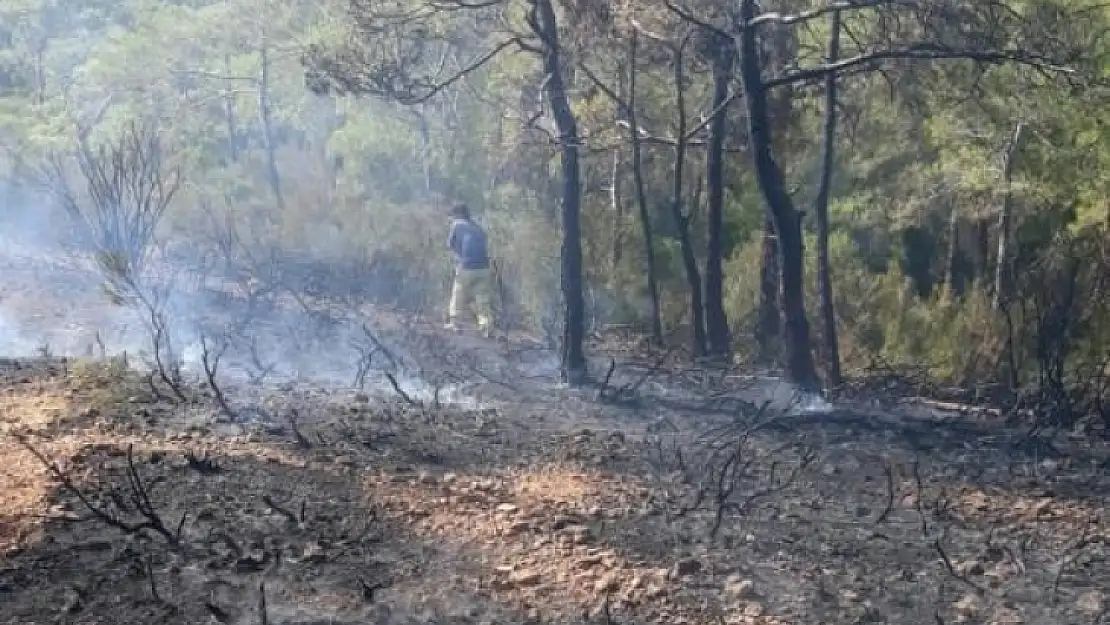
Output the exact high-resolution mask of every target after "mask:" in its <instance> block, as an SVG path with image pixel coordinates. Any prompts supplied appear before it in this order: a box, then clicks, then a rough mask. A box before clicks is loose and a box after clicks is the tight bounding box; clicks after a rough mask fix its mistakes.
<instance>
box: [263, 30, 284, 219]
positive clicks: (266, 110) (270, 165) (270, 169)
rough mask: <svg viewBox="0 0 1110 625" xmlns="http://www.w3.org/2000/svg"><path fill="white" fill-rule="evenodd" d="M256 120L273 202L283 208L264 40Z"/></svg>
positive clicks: (268, 59) (279, 208)
mask: <svg viewBox="0 0 1110 625" xmlns="http://www.w3.org/2000/svg"><path fill="white" fill-rule="evenodd" d="M258 57H259V70H258V121H259V124H260V125H261V126H262V147H263V148H264V149H265V150H266V175H267V178H268V179H269V182H270V190H271V191H272V192H273V194H274V202H275V203H276V204H277V208H278V210H279V211H284V210H285V195H284V194H283V193H282V191H281V174H280V172H279V171H278V166H277V146H276V145H275V142H274V125H273V118H272V116H271V115H270V55H269V51H268V46H267V44H266V41H265V40H263V41H262V45H261V46H260V47H259V50H258Z"/></svg>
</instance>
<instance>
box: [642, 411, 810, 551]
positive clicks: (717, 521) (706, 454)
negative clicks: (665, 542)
mask: <svg viewBox="0 0 1110 625" xmlns="http://www.w3.org/2000/svg"><path fill="white" fill-rule="evenodd" d="M769 405H770V403H769V402H765V403H764V404H763V405H762V406H761V407H760V409H759V410H758V411H757V412H756V413H755V414H754V415H752V416H751V417H750V418H749V419H747V420H746V422H744V423H742V424H741V425H738V424H732V425H730V426H727V427H718V428H712V429H710V430H708V431H706V432H705V433H704V434H703V435H702V436H701V437H699V440H698V441H697V442H695V443H694V444H693V445H692V446H691V448H690V449H688V450H686V451H683V450H682V448H681V446H679V445H678V444H677V443H675V444H674V447H673V449H672V450H671V451H670V454H669V455H670V457H671V459H670V465H671V467H673V469H674V470H678V471H679V472H680V474H681V475H682V479H683V483H684V485H685V486H686V487H687V488H691V489H693V496H692V499H691V501H690V502H689V503H687V504H683V505H681V506H680V507H679V508H678V510H677V511H676V512H675V516H682V515H685V514H689V513H691V512H695V511H700V510H708V511H711V512H712V514H713V521H712V525H711V526H710V530H709V535H710V537H716V536H717V534H718V533H719V531H720V529H721V526H722V525H723V523H724V520H725V517H726V515H728V514H734V515H737V516H741V517H742V516H744V515H746V514H747V513H748V512H749V511H750V510H751V509H752V507H753V506H754V505H755V504H757V503H758V502H760V501H762V500H764V499H767V498H769V497H771V496H773V495H775V494H777V493H780V492H783V491H786V490H788V489H789V488H791V487H793V486H794V485H795V484H796V483H797V481H798V478H799V477H801V475H802V474H803V473H804V472H805V471H806V470H807V469H808V468H809V467H810V466H811V465H812V464H813V463H814V462H815V461H816V460H817V453H816V451H815V450H814V449H813V448H812V447H810V446H808V445H805V444H799V443H787V444H784V445H780V446H777V447H775V448H773V449H770V450H761V449H760V447H759V446H758V445H757V444H756V441H755V440H754V436H755V434H756V433H758V432H759V431H761V430H763V429H764V428H766V427H768V426H770V425H771V424H772V423H774V422H775V420H776V418H777V417H778V416H779V414H778V413H771V412H770V411H769V410H768V406H769ZM657 449H658V452H659V454H660V455H661V456H662V455H664V453H665V452H664V451H663V448H662V446H661V444H660V445H657ZM690 460H693V464H691V462H690ZM764 467H766V468H764Z"/></svg>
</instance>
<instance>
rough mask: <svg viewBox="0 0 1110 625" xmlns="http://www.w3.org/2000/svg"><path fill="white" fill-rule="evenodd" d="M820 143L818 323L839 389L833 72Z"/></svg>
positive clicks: (836, 33)
mask: <svg viewBox="0 0 1110 625" xmlns="http://www.w3.org/2000/svg"><path fill="white" fill-rule="evenodd" d="M829 22H830V24H829V28H830V29H831V31H830V33H829V52H828V59H827V62H828V63H829V64H830V65H831V64H833V63H836V62H837V60H838V58H839V57H840V11H833V12H832V15H831V17H830V19H829ZM823 134H824V136H823V137H822V139H821V142H822V146H821V148H822V149H821V176H820V179H819V181H818V183H817V199H816V206H815V207H814V208H815V211H814V212H815V213H816V217H817V289H818V293H820V296H821V323H822V330H823V334H824V336H823V338H824V347H825V349H824V352H825V384H826V386H827V387H828V388H836V387H838V386H840V382H841V377H840V347H839V344H838V341H837V334H836V310H835V308H834V306H833V289H832V275H831V274H830V272H829V188H830V186H831V185H832V174H833V171H832V170H833V154H834V152H835V149H836V72H829V73H828V74H827V75H826V76H825V124H824V129H823Z"/></svg>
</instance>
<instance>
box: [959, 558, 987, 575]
mask: <svg viewBox="0 0 1110 625" xmlns="http://www.w3.org/2000/svg"><path fill="white" fill-rule="evenodd" d="M960 569H962V570H963V574H964V575H982V574H984V573H986V569H985V568H984V567H983V563H982V562H979V561H977V560H972V561H970V562H964V563H963V565H961V566H960Z"/></svg>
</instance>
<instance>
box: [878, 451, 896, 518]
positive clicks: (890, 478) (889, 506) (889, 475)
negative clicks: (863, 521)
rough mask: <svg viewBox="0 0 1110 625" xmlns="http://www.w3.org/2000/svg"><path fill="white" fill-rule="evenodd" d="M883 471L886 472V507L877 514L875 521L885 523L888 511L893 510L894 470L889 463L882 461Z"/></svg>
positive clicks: (888, 515) (888, 514)
mask: <svg viewBox="0 0 1110 625" xmlns="http://www.w3.org/2000/svg"><path fill="white" fill-rule="evenodd" d="M883 473H885V474H886V507H885V508H883V511H882V512H881V513H880V514H879V518H877V519H875V523H877V524H882V523H885V522H886V520H887V518H889V517H890V513H891V512H893V511H894V470H893V469H892V468H891V467H890V465H889V464H887V463H883Z"/></svg>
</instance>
